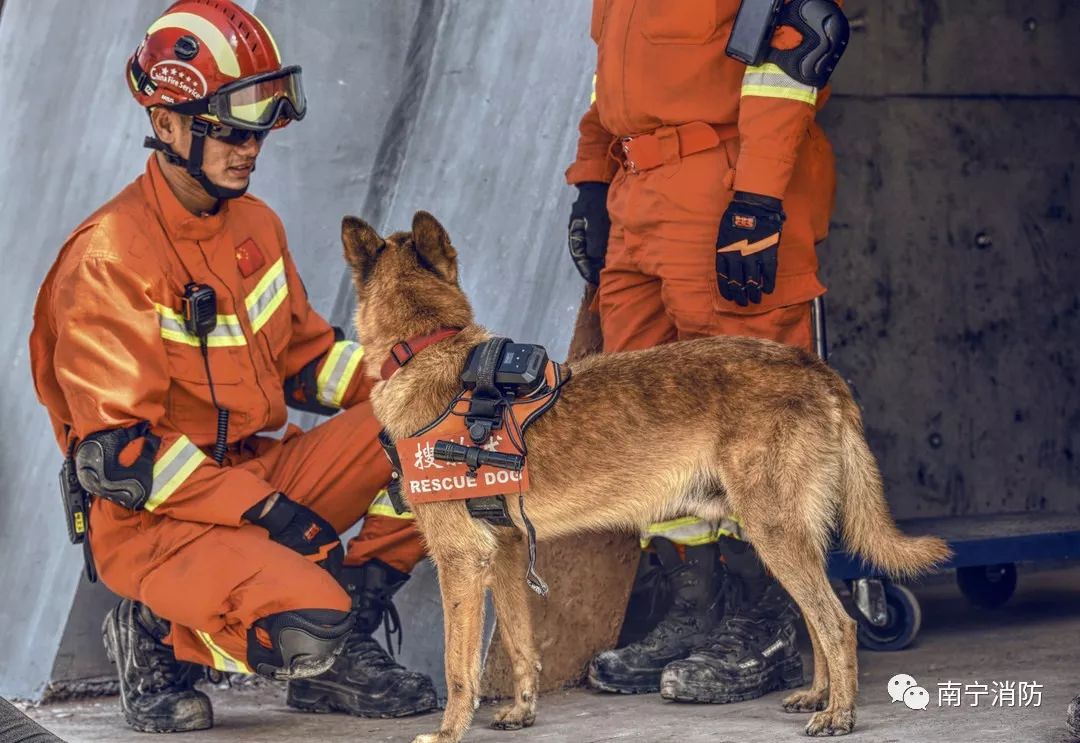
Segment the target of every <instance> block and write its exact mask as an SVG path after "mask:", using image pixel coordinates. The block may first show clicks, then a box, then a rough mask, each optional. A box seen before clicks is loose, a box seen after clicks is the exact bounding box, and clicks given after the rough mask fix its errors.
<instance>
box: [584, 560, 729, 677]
mask: <svg viewBox="0 0 1080 743" xmlns="http://www.w3.org/2000/svg"><path fill="white" fill-rule="evenodd" d="M668 552H669V553H670V555H671V556H669V557H668V558H667V564H665V566H664V567H665V570H666V571H667V573H668V577H669V580H670V582H671V586H672V590H673V593H674V598H673V601H672V605H671V609H670V610H669V611H668V613H667V614H666V615H665V616H664V618H663V619H661V620H660V623H659V624H657V625H656V627H654V628H653V629H652V631H650V632H649V633H648V634H647V635H646V636H645V637H644V638H643V639H641V640H640V641H638V642H635V643H633V644H631V645H627V646H626V647H624V648H619V649H618V650H608V651H606V652H603V653H600V654H599V655H597V656H596V657H595V658H593V660H592V663H590V664H589V685H590V686H592V687H593V688H594V689H599V690H601V691H612V692H622V693H626V694H640V693H648V692H656V691H659V690H660V674H661V673H662V672H663V670H664V668H665V666H667V665H668V664H669V663H671V662H672V661H676V660H679V659H681V658H685V657H686V656H688V655H689V654H690V652H691V651H692V650H694V649H695V648H697V647H699V646H701V644H702V643H703V642H704V641H705V638H706V636H707V635H708V633H709V630H711V629H712V628H713V625H714V624H715V623H716V619H717V617H718V601H717V600H718V594H719V587H720V580H719V578H718V573H719V571H718V562H717V556H716V544H715V543H713V542H708V543H705V544H701V545H696V546H688V547H686V557H685V559H683V560H679V559H678V553H677V552H676V551H675V549H674V547H672V548H671V549H670V550H668Z"/></svg>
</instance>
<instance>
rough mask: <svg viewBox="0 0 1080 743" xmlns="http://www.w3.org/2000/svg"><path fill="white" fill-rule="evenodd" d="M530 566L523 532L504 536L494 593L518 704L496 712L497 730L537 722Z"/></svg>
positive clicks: (494, 576) (536, 659)
mask: <svg viewBox="0 0 1080 743" xmlns="http://www.w3.org/2000/svg"><path fill="white" fill-rule="evenodd" d="M528 567H529V556H528V553H527V552H526V548H525V541H524V539H523V538H522V534H521V532H519V531H516V530H515V531H513V532H510V533H508V534H505V535H501V537H500V540H499V551H498V552H496V553H495V561H494V563H493V564H492V566H491V577H492V587H491V589H492V590H491V592H492V596H493V598H494V602H495V618H496V620H495V621H496V622H497V627H498V629H499V637H500V639H501V640H502V644H503V647H504V648H505V649H506V654H507V656H508V657H509V658H510V666H511V668H512V669H513V672H514V701H513V702H512V703H510V704H508V705H506V706H504V707H502V708H500V709H499V710H498V711H497V712H496V713H495V719H494V720H492V722H491V726H492V727H493V728H496V729H497V730H519V729H521V728H527V727H529V726H530V725H532V724H533V722H534V721H535V720H536V695H537V693H538V691H539V686H540V657H539V654H538V653H537V652H536V643H535V635H534V634H533V623H532V611H531V610H530V609H529V596H528V591H527V590H526V588H525V573H526V571H527V570H528Z"/></svg>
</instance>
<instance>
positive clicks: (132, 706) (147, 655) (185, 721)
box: [101, 599, 214, 733]
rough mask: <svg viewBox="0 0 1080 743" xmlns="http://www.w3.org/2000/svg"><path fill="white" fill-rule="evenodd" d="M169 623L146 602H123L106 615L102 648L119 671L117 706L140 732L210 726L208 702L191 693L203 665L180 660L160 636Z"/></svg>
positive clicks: (163, 634)
mask: <svg viewBox="0 0 1080 743" xmlns="http://www.w3.org/2000/svg"><path fill="white" fill-rule="evenodd" d="M167 634H169V623H168V622H166V621H165V620H164V619H161V618H159V617H156V616H154V614H153V613H152V612H151V611H150V610H149V609H148V608H146V607H145V606H143V605H142V604H140V603H139V602H137V601H131V600H130V599H124V600H122V601H121V602H120V603H119V604H118V605H117V606H116V608H115V609H113V610H112V611H110V612H109V613H108V614H106V615H105V622H104V623H103V624H102V626H101V635H102V638H103V639H104V640H105V652H106V653H108V655H109V660H110V661H112V662H113V663H115V664H116V669H117V671H118V673H119V675H120V706H121V708H122V709H123V710H124V718H125V719H126V720H127V723H128V725H130V726H131V727H133V728H135V729H136V730H138V731H140V732H143V733H181V732H186V731H189V730H206V729H208V728H211V727H213V725H214V712H213V709H212V708H211V707H210V700H209V699H208V698H207V696H206V695H205V694H203V693H202V692H201V691H195V682H196V681H198V680H200V679H201V678H202V675H203V671H202V667H201V666H197V665H194V664H192V663H183V662H181V661H178V660H177V659H176V656H175V655H173V651H172V648H171V647H169V646H168V645H166V644H164V643H163V642H162V640H163V639H164V638H165V636H166V635H167Z"/></svg>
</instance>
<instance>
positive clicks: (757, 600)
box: [660, 538, 803, 704]
mask: <svg viewBox="0 0 1080 743" xmlns="http://www.w3.org/2000/svg"><path fill="white" fill-rule="evenodd" d="M720 549H721V552H722V554H723V555H724V559H725V561H726V563H727V566H728V570H729V577H730V580H729V581H728V590H727V591H726V597H725V603H726V607H725V612H724V619H723V620H722V621H721V622H720V623H719V624H718V625H717V626H716V629H714V630H713V632H712V633H711V634H710V635H709V637H708V639H707V641H706V643H705V644H704V645H703V647H701V648H699V649H696V650H695V651H694V652H693V653H691V654H690V656H689V657H688V658H687V659H686V660H679V661H675V662H674V663H672V664H670V665H669V666H668V667H667V668H665V669H664V673H663V678H662V679H661V685H660V696H662V697H664V699H671V700H674V701H677V702H707V703H711V704H726V703H728V702H742V701H746V700H748V699H756V698H757V697H760V696H763V695H765V694H767V693H768V692H770V691H775V690H777V689H790V688H791V687H793V686H798V685H800V684H802V681H803V679H802V672H803V669H802V658H801V656H800V655H799V649H798V646H797V645H796V640H795V623H796V621H797V620H798V618H799V610H798V608H797V607H796V606H795V604H794V602H792V600H791V597H790V596H788V595H787V592H786V591H784V589H783V588H782V587H781V586H780V584H779V583H777V582H776V580H775V579H773V578H772V577H771V576H770V575H769V574H768V572H767V571H766V570H765V567H764V565H762V564H761V561H760V560H758V559H757V555H756V554H755V553H754V551H753V549H752V548H750V546H749V545H748V544H747V543H745V542H739V541H738V540H734V539H728V538H724V539H721V547H720Z"/></svg>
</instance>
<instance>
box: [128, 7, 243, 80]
mask: <svg viewBox="0 0 1080 743" xmlns="http://www.w3.org/2000/svg"><path fill="white" fill-rule="evenodd" d="M163 28H182V29H183V30H185V31H190V32H191V33H193V34H195V36H197V37H198V38H199V40H200V41H201V42H202V43H203V44H204V45H205V46H206V48H207V49H209V50H210V54H211V55H213V57H214V61H215V62H216V63H217V66H218V69H219V70H221V71H222V72H224V73H225V74H226V75H228V76H229V77H240V62H239V60H238V59H237V58H236V52H235V51H234V50H233V48H232V45H231V44H230V43H229V40H228V39H227V38H225V34H223V33H222V32H221V30H220V29H219V28H218V27H217V26H215V25H214V24H213V23H211V22H210V21H208V20H206V19H205V18H201V17H199V16H197V15H195V14H194V13H167V14H166V15H163V16H161V18H158V19H157V20H156V21H154V25H152V26H150V29H149V30H148V31H147V32H146V35H147V36H149V35H150V34H152V33H154V32H155V31H160V30H161V29H163Z"/></svg>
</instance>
